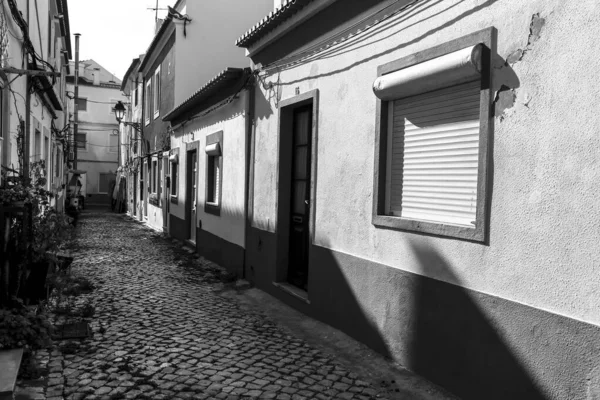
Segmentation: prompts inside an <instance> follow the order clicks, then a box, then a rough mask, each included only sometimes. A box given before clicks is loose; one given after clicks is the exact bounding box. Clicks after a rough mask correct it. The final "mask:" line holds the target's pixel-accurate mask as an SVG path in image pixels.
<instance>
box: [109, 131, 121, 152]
mask: <svg viewBox="0 0 600 400" xmlns="http://www.w3.org/2000/svg"><path fill="white" fill-rule="evenodd" d="M115 136H116V137H117V145H116V146H114V150H113V146H111V145H110V138H112V137H115ZM107 145H108V152H109V153H118V152H119V133H112V132H110V133H109V134H108V144H107Z"/></svg>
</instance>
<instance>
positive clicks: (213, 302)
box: [40, 211, 446, 400]
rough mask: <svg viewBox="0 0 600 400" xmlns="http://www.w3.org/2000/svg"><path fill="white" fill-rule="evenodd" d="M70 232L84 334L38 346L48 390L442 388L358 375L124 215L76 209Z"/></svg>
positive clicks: (207, 394)
mask: <svg viewBox="0 0 600 400" xmlns="http://www.w3.org/2000/svg"><path fill="white" fill-rule="evenodd" d="M77 236H78V238H77V249H76V253H75V261H74V263H73V266H72V273H73V274H75V275H79V276H84V277H86V278H88V279H90V280H91V282H92V284H93V285H94V287H95V288H94V290H93V291H92V292H91V293H89V294H82V295H80V296H79V298H78V302H79V303H80V304H81V303H82V302H87V303H88V304H92V305H93V307H94V309H95V312H94V315H93V316H92V317H91V318H89V321H90V326H91V331H92V332H91V335H90V337H88V338H86V339H83V340H66V341H60V342H57V343H56V347H55V348H54V350H51V351H50V352H49V360H48V364H47V366H48V372H49V380H48V387H47V389H46V391H45V395H46V397H47V398H48V399H59V398H65V399H84V398H85V399H112V400H114V399H122V398H127V399H131V398H135V399H144V398H145V399H177V398H194V399H208V398H211V399H212V398H227V399H236V398H264V399H267V398H276V399H312V398H316V399H328V398H341V399H371V398H410V399H415V398H423V399H434V398H435V399H438V398H446V397H444V396H443V395H442V392H441V391H438V390H437V389H436V388H435V387H433V386H432V385H430V386H428V385H427V383H425V384H422V385H421V387H419V386H418V385H415V387H411V388H408V389H407V388H398V387H397V386H395V385H393V384H384V385H382V381H381V380H378V381H375V380H374V379H372V378H371V379H369V378H368V377H362V376H359V375H358V374H356V373H355V372H353V371H351V370H349V369H347V368H345V367H344V366H343V365H342V364H341V363H340V362H338V361H337V360H336V359H335V358H334V357H333V356H331V355H328V354H326V353H324V352H322V351H321V350H319V349H316V348H314V347H313V346H312V345H309V344H307V343H306V342H305V341H304V340H302V339H301V338H299V337H296V336H295V335H294V336H292V335H291V334H290V332H289V330H286V329H284V328H282V327H281V326H279V325H278V324H277V323H276V322H273V320H272V319H270V318H269V317H266V316H265V315H264V314H262V313H261V312H260V311H248V310H244V309H243V308H242V306H241V304H240V303H239V302H238V301H237V300H236V297H235V296H224V295H222V292H223V291H224V288H225V286H227V287H230V288H235V285H233V284H231V285H225V284H224V283H223V282H224V281H227V280H228V278H229V276H228V275H227V274H226V273H225V272H224V270H221V269H220V268H219V267H218V266H216V265H215V264H213V263H210V262H208V261H205V260H204V259H196V258H194V257H193V256H192V255H191V254H189V253H187V252H186V251H185V250H183V249H182V248H181V247H180V246H176V245H175V244H174V243H173V242H171V240H170V239H167V238H165V237H163V236H161V235H160V234H159V233H157V232H155V231H152V230H150V229H149V228H147V227H145V226H144V225H142V224H140V223H138V222H134V221H132V220H131V219H129V218H128V217H126V216H123V215H117V214H111V213H107V212H99V211H86V212H84V213H83V214H82V218H81V219H80V221H79V224H78V234H77ZM230 290H235V289H230ZM415 379H417V378H415ZM40 397H41V396H40Z"/></svg>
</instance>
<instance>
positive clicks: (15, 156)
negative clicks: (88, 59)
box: [0, 0, 70, 209]
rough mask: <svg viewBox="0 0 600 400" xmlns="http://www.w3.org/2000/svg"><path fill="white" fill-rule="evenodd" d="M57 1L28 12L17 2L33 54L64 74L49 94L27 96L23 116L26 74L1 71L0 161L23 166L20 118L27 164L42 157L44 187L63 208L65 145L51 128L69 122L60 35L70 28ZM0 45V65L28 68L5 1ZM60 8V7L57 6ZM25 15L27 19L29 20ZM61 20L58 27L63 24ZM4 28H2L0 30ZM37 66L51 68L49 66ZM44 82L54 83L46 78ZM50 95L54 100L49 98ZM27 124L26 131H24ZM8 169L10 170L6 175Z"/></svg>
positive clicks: (20, 0) (22, 2)
mask: <svg viewBox="0 0 600 400" xmlns="http://www.w3.org/2000/svg"><path fill="white" fill-rule="evenodd" d="M57 3H58V2H56V1H48V2H43V3H40V4H38V5H37V7H31V8H30V10H29V13H26V10H27V2H26V1H25V0H18V1H16V6H17V8H18V10H19V11H21V13H22V15H23V18H24V19H25V20H26V21H29V32H28V34H29V37H30V39H31V42H32V44H33V47H34V49H35V52H36V54H37V55H38V56H39V57H40V58H41V59H43V60H44V61H46V62H48V64H49V65H50V66H52V67H53V68H54V72H57V73H59V74H62V75H61V76H57V77H56V80H55V81H54V86H53V88H51V89H50V91H48V92H47V93H44V94H43V93H41V91H36V92H34V93H33V94H31V100H30V103H29V105H30V112H29V115H28V114H27V105H26V98H27V96H26V93H27V80H28V79H31V78H28V77H27V76H26V74H25V73H22V74H20V75H17V74H15V73H6V74H5V73H4V72H2V74H0V75H1V76H0V87H1V88H2V96H1V97H2V98H1V100H0V101H1V102H2V121H1V128H0V129H1V130H2V133H1V135H0V164H1V165H2V166H4V167H6V168H9V169H11V170H15V171H18V170H19V169H20V168H21V167H22V165H20V164H19V151H18V150H19V145H18V142H17V136H18V134H19V125H20V121H22V122H23V126H24V130H23V133H24V135H25V136H26V137H27V138H28V140H29V148H28V152H29V157H28V162H30V163H31V162H37V161H41V160H43V161H45V166H46V177H47V185H46V189H48V190H50V191H52V192H53V193H54V195H55V196H54V198H53V199H52V200H51V203H52V205H53V206H55V207H57V208H58V209H62V206H63V203H64V198H65V191H64V190H63V188H62V184H63V183H64V182H65V177H64V173H65V172H66V168H65V156H64V146H63V144H62V143H61V141H60V140H58V139H59V138H58V137H57V136H56V135H55V133H54V132H53V129H52V128H53V126H54V128H55V129H56V130H58V131H61V130H62V129H63V128H64V127H65V126H66V124H67V123H68V104H67V102H66V97H65V93H64V91H65V80H64V77H65V74H66V68H65V64H66V62H65V57H64V54H63V51H64V52H65V53H66V54H69V53H68V51H67V49H70V48H69V46H68V43H69V38H68V37H65V36H63V31H62V29H65V27H68V19H67V20H66V21H62V22H59V19H58V14H59V7H58V4H57ZM3 7H4V13H3V22H4V24H3V26H2V28H3V31H2V37H3V43H2V54H1V59H2V61H1V66H2V68H16V69H21V70H22V69H26V67H24V64H23V63H22V60H23V54H24V51H23V46H22V36H23V33H22V31H21V30H20V28H19V27H18V25H17V24H16V23H15V21H14V20H13V18H12V16H11V14H10V10H9V7H8V4H7V3H6V1H4V4H3ZM61 7H62V6H61ZM28 18H29V20H28ZM61 24H62V25H61ZM4 29H6V30H4ZM38 66H39V67H40V68H42V69H45V70H47V71H50V68H49V67H47V66H42V65H41V63H40V62H39V61H38ZM48 81H49V82H50V83H52V82H53V80H52V78H51V77H49V78H48ZM51 97H53V98H54V99H55V100H51ZM27 127H28V128H29V130H28V131H27ZM10 174H11V173H9V175H10Z"/></svg>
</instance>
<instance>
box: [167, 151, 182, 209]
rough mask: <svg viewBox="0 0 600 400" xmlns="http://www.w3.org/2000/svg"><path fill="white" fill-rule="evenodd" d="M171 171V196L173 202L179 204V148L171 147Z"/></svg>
mask: <svg viewBox="0 0 600 400" xmlns="http://www.w3.org/2000/svg"><path fill="white" fill-rule="evenodd" d="M169 173H170V183H169V189H170V196H169V197H170V198H171V203H174V204H177V203H178V201H179V177H180V174H179V148H176V149H171V153H170V156H169Z"/></svg>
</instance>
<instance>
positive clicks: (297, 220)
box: [292, 215, 302, 224]
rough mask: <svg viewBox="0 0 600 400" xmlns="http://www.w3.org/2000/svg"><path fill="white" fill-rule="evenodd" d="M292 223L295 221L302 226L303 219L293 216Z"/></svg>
mask: <svg viewBox="0 0 600 400" xmlns="http://www.w3.org/2000/svg"><path fill="white" fill-rule="evenodd" d="M292 221H294V222H295V223H297V224H301V223H302V217H298V216H295V215H294V216H293V217H292Z"/></svg>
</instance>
